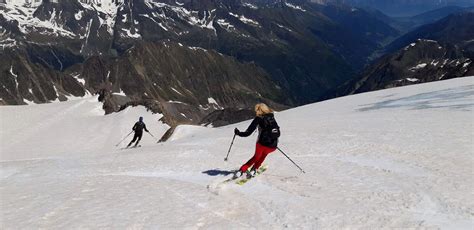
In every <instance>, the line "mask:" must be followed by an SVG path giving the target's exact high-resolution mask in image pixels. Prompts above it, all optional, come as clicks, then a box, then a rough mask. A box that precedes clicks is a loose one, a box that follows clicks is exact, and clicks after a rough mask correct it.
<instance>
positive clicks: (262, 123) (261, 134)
mask: <svg viewBox="0 0 474 230" xmlns="http://www.w3.org/2000/svg"><path fill="white" fill-rule="evenodd" d="M270 122H275V118H274V115H273V113H268V114H265V115H263V116H261V117H258V116H257V117H255V118H254V119H253V121H252V123H250V125H249V127H248V128H247V130H245V131H244V132H240V131H239V130H237V129H236V130H235V134H236V135H237V136H240V137H248V136H250V135H251V134H252V133H253V132H254V131H255V129H256V128H258V140H257V143H259V144H261V145H263V146H266V147H270V148H276V147H277V145H278V137H279V136H280V130H279V127H278V125H277V124H276V125H275V127H271V128H278V134H277V137H272V134H271V133H268V132H271V131H272V130H271V129H270V130H267V129H265V128H266V127H268V126H269V125H268V123H270ZM275 123H276V122H275Z"/></svg>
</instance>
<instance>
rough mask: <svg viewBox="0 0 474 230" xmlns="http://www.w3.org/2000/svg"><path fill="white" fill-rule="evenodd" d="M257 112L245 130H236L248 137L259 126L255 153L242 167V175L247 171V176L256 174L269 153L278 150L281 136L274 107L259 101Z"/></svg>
mask: <svg viewBox="0 0 474 230" xmlns="http://www.w3.org/2000/svg"><path fill="white" fill-rule="evenodd" d="M255 113H256V117H255V118H254V119H253V121H252V123H251V124H250V126H249V127H248V128H247V130H246V131H245V132H240V131H239V130H238V129H237V128H235V130H234V133H235V135H237V136H240V137H248V136H250V135H251V134H252V133H253V132H254V131H255V129H256V128H258V139H257V146H256V149H255V154H254V155H253V157H252V158H250V160H249V161H247V163H245V164H244V165H242V167H240V175H242V174H244V173H245V172H247V177H251V176H254V175H255V174H256V173H257V170H258V168H259V167H260V166H261V165H262V163H263V161H264V160H265V158H266V157H267V155H268V154H270V153H272V152H273V151H275V150H276V148H277V145H278V137H280V127H279V126H278V124H277V122H276V120H275V117H274V115H273V110H272V109H270V108H269V107H268V106H267V105H265V104H263V103H259V104H257V105H255ZM250 167H252V169H251V170H250V172H248V171H247V170H248V169H249V168H250ZM236 176H237V175H236Z"/></svg>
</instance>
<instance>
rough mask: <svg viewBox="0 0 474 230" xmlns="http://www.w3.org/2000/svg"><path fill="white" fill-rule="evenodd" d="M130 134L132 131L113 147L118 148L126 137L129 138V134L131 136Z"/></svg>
mask: <svg viewBox="0 0 474 230" xmlns="http://www.w3.org/2000/svg"><path fill="white" fill-rule="evenodd" d="M132 133H133V130H132V132H130V133H129V134H127V136H125V137H124V138H123V139H122V140H121V141H120V142H119V143H117V144H116V145H115V146H119V145H120V143H122V141H124V140H125V139H127V137H128V136H130V134H132Z"/></svg>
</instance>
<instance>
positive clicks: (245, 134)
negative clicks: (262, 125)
mask: <svg viewBox="0 0 474 230" xmlns="http://www.w3.org/2000/svg"><path fill="white" fill-rule="evenodd" d="M258 119H259V118H258V117H256V118H255V119H253V121H252V123H250V125H249V127H248V128H247V130H245V132H238V133H236V134H237V135H239V136H241V137H248V136H250V134H252V133H253V131H255V129H256V128H257V126H258Z"/></svg>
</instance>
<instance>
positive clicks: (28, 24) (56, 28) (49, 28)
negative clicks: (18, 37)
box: [0, 3, 76, 38]
mask: <svg viewBox="0 0 474 230" xmlns="http://www.w3.org/2000/svg"><path fill="white" fill-rule="evenodd" d="M5 7H6V9H5V10H2V11H0V14H2V15H3V17H4V18H5V19H6V20H7V21H17V22H18V28H19V30H20V31H21V32H22V33H23V34H28V33H30V32H39V33H40V34H45V35H57V36H64V37H70V38H74V37H75V36H76V35H75V34H74V33H73V32H72V31H70V30H68V29H67V28H65V26H64V25H62V24H60V23H58V22H57V21H56V17H57V16H58V17H59V16H60V15H61V13H62V12H56V9H53V11H52V12H50V14H51V17H50V18H49V19H48V20H44V21H43V20H40V19H39V18H36V17H34V16H33V14H34V12H35V10H36V8H37V7H32V6H29V5H17V3H15V4H7V5H5Z"/></svg>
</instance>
